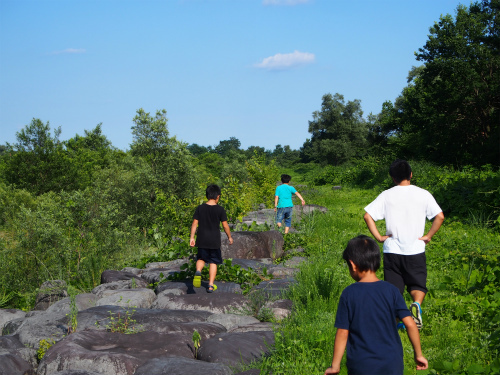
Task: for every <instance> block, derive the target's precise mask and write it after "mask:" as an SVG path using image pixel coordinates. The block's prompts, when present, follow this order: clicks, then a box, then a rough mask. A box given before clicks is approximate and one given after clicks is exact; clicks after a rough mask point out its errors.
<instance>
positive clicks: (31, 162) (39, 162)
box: [2, 118, 76, 194]
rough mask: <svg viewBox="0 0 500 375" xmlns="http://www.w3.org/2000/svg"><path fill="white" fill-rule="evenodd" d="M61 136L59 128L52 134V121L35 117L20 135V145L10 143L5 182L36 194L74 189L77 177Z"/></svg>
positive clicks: (18, 135)
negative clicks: (45, 121)
mask: <svg viewBox="0 0 500 375" xmlns="http://www.w3.org/2000/svg"><path fill="white" fill-rule="evenodd" d="M60 134H61V128H60V127H59V128H57V129H55V130H54V135H52V134H51V130H50V125H49V122H48V121H47V123H46V124H44V123H43V122H42V121H41V120H40V119H35V118H34V119H33V120H32V121H31V123H30V124H29V125H26V127H25V128H23V129H22V130H21V131H19V132H17V133H16V139H17V142H16V143H15V144H14V145H10V144H7V147H8V150H9V152H8V153H6V155H5V157H4V165H3V168H2V169H3V174H4V179H5V181H6V182H7V183H9V184H14V185H16V187H18V188H20V189H26V190H27V191H30V192H32V193H34V194H42V193H46V192H48V191H60V190H65V189H71V188H72V186H73V184H74V181H75V180H76V178H75V176H74V170H72V169H71V163H70V162H69V160H68V158H67V154H66V153H65V151H64V148H63V144H62V143H61V142H60V141H59V135H60Z"/></svg>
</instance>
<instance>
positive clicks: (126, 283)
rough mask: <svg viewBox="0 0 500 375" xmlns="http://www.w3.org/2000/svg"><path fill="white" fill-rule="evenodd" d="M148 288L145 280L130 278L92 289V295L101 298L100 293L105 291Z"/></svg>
mask: <svg viewBox="0 0 500 375" xmlns="http://www.w3.org/2000/svg"><path fill="white" fill-rule="evenodd" d="M148 286H149V284H148V282H147V281H146V280H144V279H142V278H138V279H137V278H132V279H128V280H118V281H112V282H110V283H105V284H101V285H98V286H96V287H95V288H94V289H92V293H93V294H95V295H97V296H98V297H99V298H101V297H102V293H103V292H104V291H106V290H118V289H136V288H147V287H148Z"/></svg>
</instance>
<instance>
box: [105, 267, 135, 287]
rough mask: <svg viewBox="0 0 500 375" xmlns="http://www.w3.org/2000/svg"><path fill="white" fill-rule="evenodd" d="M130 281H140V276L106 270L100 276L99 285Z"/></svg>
mask: <svg viewBox="0 0 500 375" xmlns="http://www.w3.org/2000/svg"><path fill="white" fill-rule="evenodd" d="M130 279H138V280H142V279H141V277H140V276H137V275H136V274H134V273H132V272H126V271H115V270H106V271H104V272H103V273H102V274H101V284H106V283H112V282H114V281H121V280H130Z"/></svg>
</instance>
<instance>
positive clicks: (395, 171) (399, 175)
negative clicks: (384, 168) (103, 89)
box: [389, 159, 411, 184]
mask: <svg viewBox="0 0 500 375" xmlns="http://www.w3.org/2000/svg"><path fill="white" fill-rule="evenodd" d="M389 175H390V176H391V177H392V178H393V179H394V181H395V182H396V183H397V184H399V183H400V182H401V181H403V180H409V179H411V167H410V164H409V163H408V162H407V161H406V160H402V159H397V160H394V161H393V162H392V164H391V166H390V167H389Z"/></svg>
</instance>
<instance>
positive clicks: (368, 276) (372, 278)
mask: <svg viewBox="0 0 500 375" xmlns="http://www.w3.org/2000/svg"><path fill="white" fill-rule="evenodd" d="M358 277H359V279H358V280H356V281H357V282H359V283H374V282H376V281H380V279H379V278H378V277H377V275H376V274H375V272H373V271H364V272H358Z"/></svg>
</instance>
